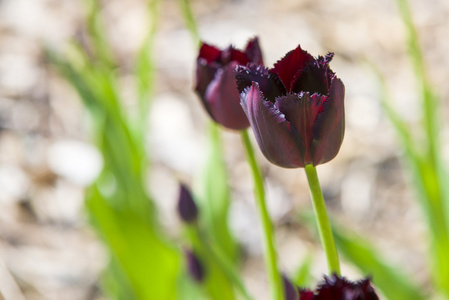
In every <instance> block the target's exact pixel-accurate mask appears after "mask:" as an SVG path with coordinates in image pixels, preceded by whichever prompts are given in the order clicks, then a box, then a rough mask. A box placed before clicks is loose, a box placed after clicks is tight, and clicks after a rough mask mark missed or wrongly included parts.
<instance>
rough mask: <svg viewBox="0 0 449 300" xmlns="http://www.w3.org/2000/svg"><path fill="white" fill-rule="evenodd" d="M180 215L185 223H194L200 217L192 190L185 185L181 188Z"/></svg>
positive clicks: (179, 199)
mask: <svg viewBox="0 0 449 300" xmlns="http://www.w3.org/2000/svg"><path fill="white" fill-rule="evenodd" d="M178 214H179V216H180V217H181V220H182V221H184V222H185V223H192V222H194V221H196V219H197V217H198V208H197V206H196V204H195V201H194V200H193V197H192V194H191V193H190V190H189V189H188V188H187V187H186V186H185V185H184V184H181V185H180V187H179V198H178Z"/></svg>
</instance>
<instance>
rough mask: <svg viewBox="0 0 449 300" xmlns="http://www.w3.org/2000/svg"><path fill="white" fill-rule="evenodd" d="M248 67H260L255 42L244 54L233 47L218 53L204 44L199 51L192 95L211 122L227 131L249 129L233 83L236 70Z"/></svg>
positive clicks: (215, 49)
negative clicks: (200, 103) (201, 105)
mask: <svg viewBox="0 0 449 300" xmlns="http://www.w3.org/2000/svg"><path fill="white" fill-rule="evenodd" d="M248 63H255V64H262V63H263V62H262V52H261V50H260V47H259V42H258V39H257V38H254V39H252V40H250V41H249V42H248V45H247V46H246V48H245V50H244V51H240V50H237V49H234V48H233V47H232V46H230V47H228V48H226V49H225V50H220V49H218V48H216V47H214V46H211V45H208V44H206V43H203V44H202V46H201V48H200V53H199V55H198V59H197V70H196V87H195V91H196V92H197V93H198V95H199V96H200V98H201V101H202V102H203V105H204V107H205V108H206V110H207V112H208V113H209V115H210V116H211V117H212V119H213V120H214V121H215V122H217V123H219V124H221V125H222V126H224V127H226V128H229V129H233V130H242V129H245V128H247V127H249V122H248V118H247V117H246V115H245V113H244V112H243V110H242V107H241V106H240V96H239V92H238V90H237V85H236V83H235V67H236V66H237V65H246V64H248Z"/></svg>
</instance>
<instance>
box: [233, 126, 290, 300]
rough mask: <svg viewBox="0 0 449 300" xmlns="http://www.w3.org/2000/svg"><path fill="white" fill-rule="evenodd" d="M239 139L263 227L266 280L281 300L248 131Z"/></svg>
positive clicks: (271, 238) (270, 232)
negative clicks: (267, 276)
mask: <svg viewBox="0 0 449 300" xmlns="http://www.w3.org/2000/svg"><path fill="white" fill-rule="evenodd" d="M241 137H242V142H243V146H244V148H245V153H246V158H247V160H248V163H249V166H250V168H251V173H252V176H253V181H254V192H255V198H256V204H257V209H258V211H259V217H260V220H261V222H262V227H263V233H264V234H263V239H264V248H265V266H266V268H267V270H268V273H269V278H268V279H269V281H270V284H271V289H272V299H276V300H283V299H284V287H283V283H282V280H281V276H280V275H279V271H278V267H277V260H276V248H275V239H274V234H273V228H272V224H271V220H270V216H269V214H268V210H267V205H266V203H265V188H264V183H263V178H262V174H261V171H260V168H259V165H258V164H257V161H256V157H255V155H254V150H253V147H252V145H251V141H250V139H249V136H248V131H246V130H242V131H241Z"/></svg>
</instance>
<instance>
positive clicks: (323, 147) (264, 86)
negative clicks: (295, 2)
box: [236, 46, 345, 168]
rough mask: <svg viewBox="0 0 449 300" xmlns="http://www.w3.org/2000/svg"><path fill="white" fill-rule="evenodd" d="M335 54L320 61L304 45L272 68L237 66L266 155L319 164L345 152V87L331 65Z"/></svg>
mask: <svg viewBox="0 0 449 300" xmlns="http://www.w3.org/2000/svg"><path fill="white" fill-rule="evenodd" d="M332 57H333V53H329V54H328V55H326V56H324V57H322V56H320V57H318V58H317V59H315V58H314V57H313V56H311V55H310V54H309V53H307V51H304V50H302V49H301V47H300V46H298V47H297V48H296V49H295V50H293V51H290V52H289V53H287V54H286V55H285V57H284V58H282V59H281V60H279V61H278V62H277V63H276V64H275V65H274V68H272V69H266V68H263V67H261V66H256V65H247V66H238V67H237V69H236V72H237V73H236V81H237V87H238V90H239V92H240V99H241V105H242V107H243V110H244V112H245V114H246V116H247V117H248V120H249V123H250V125H251V127H252V129H253V131H254V135H255V137H256V140H257V143H258V144H259V147H260V149H261V151H262V153H263V154H264V155H265V157H266V158H267V159H268V160H269V161H270V162H272V163H273V164H276V165H278V166H281V167H284V168H303V167H304V166H305V165H307V164H313V165H314V166H317V165H319V164H324V163H326V162H328V161H330V160H332V159H333V158H334V157H335V156H336V155H337V153H338V151H339V150H340V146H341V143H342V142H343V136H344V130H345V120H344V106H343V103H344V95H345V88H344V85H343V83H342V82H341V80H340V79H339V78H338V77H337V76H336V75H335V73H334V72H332V70H331V69H330V68H329V63H330V61H331V60H332Z"/></svg>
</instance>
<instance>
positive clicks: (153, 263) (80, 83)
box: [47, 0, 180, 300]
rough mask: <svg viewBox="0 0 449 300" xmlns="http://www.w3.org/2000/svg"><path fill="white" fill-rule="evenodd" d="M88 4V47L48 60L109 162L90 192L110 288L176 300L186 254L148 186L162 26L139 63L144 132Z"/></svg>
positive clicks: (123, 294)
mask: <svg viewBox="0 0 449 300" xmlns="http://www.w3.org/2000/svg"><path fill="white" fill-rule="evenodd" d="M86 4H87V8H88V12H87V30H88V40H87V41H85V43H84V44H81V43H79V42H76V41H74V42H73V44H72V45H71V48H70V49H69V51H68V52H67V54H66V55H65V56H64V58H63V56H62V55H59V54H56V53H53V52H52V51H47V57H48V58H49V60H50V62H51V63H52V64H53V65H54V66H55V67H56V68H57V69H58V71H59V72H60V74H62V75H63V76H64V78H65V79H66V80H67V81H68V82H69V83H70V84H71V85H72V86H73V87H74V88H75V90H76V91H77V92H78V94H79V96H80V98H81V100H82V101H83V103H84V105H85V106H86V108H87V109H88V111H89V112H90V114H91V117H92V121H93V123H92V125H93V126H92V129H93V132H94V139H95V142H96V145H97V147H98V149H99V150H100V151H101V153H102V155H103V160H104V162H105V164H104V168H103V170H102V174H101V176H100V177H99V178H98V180H97V181H96V182H95V183H94V184H93V185H92V186H91V187H90V188H89V189H88V191H87V192H86V209H87V212H88V215H89V217H90V220H91V222H92V224H93V225H94V227H95V229H96V230H97V232H98V234H99V235H100V236H101V237H102V239H103V241H104V243H105V246H106V247H107V249H108V251H109V254H110V256H111V262H110V264H109V267H108V268H107V269H106V270H105V273H104V278H103V283H104V285H103V287H104V289H105V290H106V291H105V292H106V294H108V295H109V297H110V298H112V299H120V300H122V299H123V300H125V299H126V300H130V299H131V300H132V299H176V297H177V296H176V292H177V291H176V289H175V288H174V287H176V284H177V281H178V277H179V269H180V257H179V253H178V250H176V249H175V248H174V246H173V245H172V244H171V243H170V242H169V241H167V240H166V238H165V237H164V235H163V234H162V232H161V228H160V226H159V222H158V220H157V218H156V216H157V214H156V211H155V207H154V204H153V201H152V199H151V197H150V196H148V194H147V192H146V190H145V186H144V182H145V172H146V165H147V163H148V159H147V156H146V153H145V148H144V145H145V142H144V136H143V131H144V129H145V127H144V126H143V125H144V124H145V120H146V117H147V114H148V103H149V99H150V97H151V95H152V93H153V83H152V81H154V67H153V62H152V57H151V53H152V47H153V44H152V40H153V39H154V34H155V26H156V23H155V22H154V23H153V24H152V25H151V26H150V30H149V35H148V37H147V39H146V41H145V44H144V46H143V47H142V49H141V51H140V54H139V56H138V58H137V64H138V66H139V68H137V69H138V71H137V72H136V81H137V82H138V83H139V84H138V86H139V88H138V90H139V92H138V95H139V97H140V98H139V105H140V108H141V115H140V116H139V118H138V120H139V121H138V122H137V124H138V125H139V126H140V127H139V126H136V125H135V124H134V123H133V121H131V120H132V118H130V117H129V116H128V115H127V114H126V112H125V110H124V109H123V104H122V100H121V98H120V96H119V95H120V93H119V91H118V90H117V86H118V85H117V82H118V75H117V63H116V61H115V58H114V55H113V53H112V51H111V48H110V46H109V44H108V42H107V38H106V33H105V32H104V27H103V24H102V20H101V13H100V12H101V8H100V6H99V3H98V2H97V1H95V0H86ZM150 4H153V5H150V6H149V7H150V8H151V9H150V12H151V14H150V15H151V16H152V17H154V16H157V5H154V3H150ZM147 80H149V81H151V82H146V81H147ZM145 82H146V83H145ZM136 127H139V128H140V129H139V130H136Z"/></svg>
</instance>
